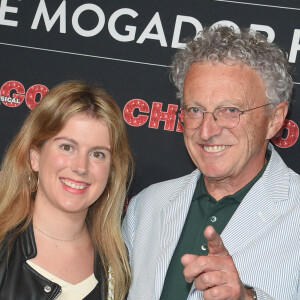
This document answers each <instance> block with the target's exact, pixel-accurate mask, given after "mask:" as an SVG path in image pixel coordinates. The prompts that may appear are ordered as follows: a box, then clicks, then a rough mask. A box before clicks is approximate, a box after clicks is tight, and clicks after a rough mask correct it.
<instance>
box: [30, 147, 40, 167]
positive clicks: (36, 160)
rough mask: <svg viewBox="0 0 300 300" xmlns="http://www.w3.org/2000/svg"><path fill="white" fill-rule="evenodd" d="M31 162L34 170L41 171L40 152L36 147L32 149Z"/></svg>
mask: <svg viewBox="0 0 300 300" xmlns="http://www.w3.org/2000/svg"><path fill="white" fill-rule="evenodd" d="M29 154H30V164H31V168H32V170H33V171H35V172H38V171H39V164H40V153H39V151H38V150H36V149H30V152H29Z"/></svg>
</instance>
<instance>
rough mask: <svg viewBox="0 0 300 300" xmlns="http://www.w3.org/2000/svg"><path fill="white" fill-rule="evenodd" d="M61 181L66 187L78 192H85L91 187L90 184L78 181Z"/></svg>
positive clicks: (63, 179) (61, 179)
mask: <svg viewBox="0 0 300 300" xmlns="http://www.w3.org/2000/svg"><path fill="white" fill-rule="evenodd" d="M60 181H61V182H62V183H63V184H64V185H65V186H68V187H71V188H73V189H76V190H84V189H86V188H87V187H89V186H90V184H88V183H85V182H76V181H73V180H70V179H67V178H60Z"/></svg>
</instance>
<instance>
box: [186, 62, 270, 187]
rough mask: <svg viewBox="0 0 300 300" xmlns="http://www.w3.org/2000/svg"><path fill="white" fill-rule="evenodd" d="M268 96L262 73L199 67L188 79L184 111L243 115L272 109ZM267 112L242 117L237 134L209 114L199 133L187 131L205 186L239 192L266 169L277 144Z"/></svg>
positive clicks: (221, 66) (208, 65)
mask: <svg viewBox="0 0 300 300" xmlns="http://www.w3.org/2000/svg"><path fill="white" fill-rule="evenodd" d="M265 90H266V88H265V85H264V83H263V81H262V79H261V78H260V76H259V75H258V73H257V72H256V71H255V70H253V69H251V68H250V67H248V66H247V65H240V64H235V65H231V66H229V65H226V64H222V63H218V64H216V65H213V64H212V63H210V62H205V63H194V64H193V65H192V66H191V67H190V69H189V70H188V72H187V74H186V77H185V83H184V93H183V95H184V106H185V107H191V106H200V107H201V108H202V109H204V110H205V111H208V112H213V111H214V110H215V109H216V108H218V107H224V106H225V107H235V108H238V109H239V110H241V111H243V110H247V109H250V108H254V107H257V106H260V105H264V104H266V103H268V101H267V98H266V96H265ZM269 108H271V107H269ZM266 109H268V107H267V108H266V107H262V108H258V109H255V110H253V111H249V112H246V113H244V114H242V115H241V116H240V122H239V124H238V125H237V126H236V127H235V128H233V129H226V128H223V127H220V126H219V125H218V124H217V123H216V121H215V120H214V118H213V116H212V114H205V116H204V119H203V122H202V124H201V125H200V126H199V127H198V128H196V129H187V128H184V131H183V133H184V140H185V145H186V147H187V150H188V152H189V154H190V156H191V158H192V160H193V162H194V163H195V164H196V166H197V167H198V169H199V170H200V171H201V172H202V173H203V175H204V177H205V179H206V180H208V181H211V182H212V181H218V182H220V181H222V182H224V183H226V182H228V181H229V182H230V185H234V186H236V187H237V188H238V189H239V188H241V187H242V186H244V185H245V184H247V183H248V182H249V181H251V179H252V178H254V177H255V175H256V174H257V173H258V172H259V171H260V170H261V169H262V167H263V165H264V160H265V151H266V148H267V145H268V139H270V138H272V136H270V135H271V132H270V130H269V123H270V118H268V116H267V115H266Z"/></svg>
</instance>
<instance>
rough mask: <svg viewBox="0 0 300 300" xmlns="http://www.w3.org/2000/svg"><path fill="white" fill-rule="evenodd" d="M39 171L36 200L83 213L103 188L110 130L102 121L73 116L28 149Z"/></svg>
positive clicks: (106, 168)
mask: <svg viewBox="0 0 300 300" xmlns="http://www.w3.org/2000/svg"><path fill="white" fill-rule="evenodd" d="M30 159H31V166H32V169H33V170H34V171H36V172H38V177H39V184H38V190H37V194H36V199H35V202H36V204H37V203H38V204H40V205H42V207H44V208H45V209H48V210H49V211H51V210H52V212H53V211H55V210H56V211H57V210H59V211H61V212H67V213H80V214H81V213H83V214H86V213H87V210H88V208H89V207H90V206H91V205H92V204H93V203H94V202H95V201H96V200H97V199H98V198H99V196H100V195H101V194H102V192H103V191H104V189H105V187H106V184H107V180H108V177H109V173H110V165H111V143H110V134H109V130H108V127H107V125H106V124H105V123H104V121H101V120H97V119H95V118H92V117H90V116H87V115H86V114H83V113H79V114H76V115H74V116H72V117H71V118H70V119H69V120H68V121H67V123H66V125H65V126H64V128H63V129H62V130H61V131H60V132H59V133H58V134H57V135H55V136H54V137H53V138H51V139H49V140H47V141H46V143H45V144H44V145H43V147H42V148H41V150H40V151H37V150H33V149H32V150H31V152H30Z"/></svg>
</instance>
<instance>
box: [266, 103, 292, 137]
mask: <svg viewBox="0 0 300 300" xmlns="http://www.w3.org/2000/svg"><path fill="white" fill-rule="evenodd" d="M288 109H289V106H288V103H287V102H280V103H279V104H278V105H276V107H275V108H274V109H273V111H272V113H271V115H270V121H269V128H268V133H267V139H268V140H270V139H271V138H273V137H274V136H275V135H276V133H277V132H278V131H279V130H280V129H281V127H282V125H283V122H284V120H285V117H286V115H287V112H288Z"/></svg>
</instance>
